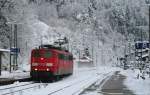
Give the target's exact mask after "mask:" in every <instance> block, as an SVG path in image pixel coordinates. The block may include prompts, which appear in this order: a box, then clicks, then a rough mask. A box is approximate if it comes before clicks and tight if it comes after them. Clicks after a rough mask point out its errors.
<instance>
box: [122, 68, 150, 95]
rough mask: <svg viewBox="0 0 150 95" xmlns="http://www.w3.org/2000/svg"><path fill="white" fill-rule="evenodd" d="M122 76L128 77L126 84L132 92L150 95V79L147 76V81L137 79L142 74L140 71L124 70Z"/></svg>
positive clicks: (137, 94)
mask: <svg viewBox="0 0 150 95" xmlns="http://www.w3.org/2000/svg"><path fill="white" fill-rule="evenodd" d="M121 74H123V75H125V76H127V79H126V80H125V82H124V84H125V85H126V86H127V87H128V88H129V89H130V90H132V91H133V92H134V93H135V94H136V95H150V78H149V76H148V75H145V80H144V79H142V78H139V79H138V78H137V75H138V74H140V71H139V70H137V69H136V70H122V71H121Z"/></svg>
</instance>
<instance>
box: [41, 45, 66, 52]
mask: <svg viewBox="0 0 150 95" xmlns="http://www.w3.org/2000/svg"><path fill="white" fill-rule="evenodd" d="M39 49H56V50H60V51H65V52H69V51H68V50H66V49H63V48H62V47H58V46H54V45H41V46H39Z"/></svg>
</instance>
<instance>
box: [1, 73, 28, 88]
mask: <svg viewBox="0 0 150 95" xmlns="http://www.w3.org/2000/svg"><path fill="white" fill-rule="evenodd" d="M28 80H30V72H22V71H14V72H12V73H9V72H8V71H2V75H1V76H0V86H1V85H8V84H12V83H14V82H15V81H20V82H21V81H28Z"/></svg>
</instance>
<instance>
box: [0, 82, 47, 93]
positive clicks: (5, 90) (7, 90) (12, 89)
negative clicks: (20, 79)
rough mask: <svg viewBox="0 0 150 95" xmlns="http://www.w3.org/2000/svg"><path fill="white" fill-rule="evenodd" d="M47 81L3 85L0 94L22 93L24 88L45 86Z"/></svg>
mask: <svg viewBox="0 0 150 95" xmlns="http://www.w3.org/2000/svg"><path fill="white" fill-rule="evenodd" d="M47 85H48V84H47V83H32V82H31V83H26V84H22V85H16V86H11V87H5V88H1V89H0V92H1V93H0V95H16V94H17V93H19V95H20V93H23V92H24V91H26V90H29V89H32V88H41V87H46V86H47Z"/></svg>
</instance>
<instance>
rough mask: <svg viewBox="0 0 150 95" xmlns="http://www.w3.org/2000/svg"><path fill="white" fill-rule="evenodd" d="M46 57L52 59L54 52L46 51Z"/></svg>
mask: <svg viewBox="0 0 150 95" xmlns="http://www.w3.org/2000/svg"><path fill="white" fill-rule="evenodd" d="M44 57H45V58H50V57H52V52H50V51H46V52H45V53H44Z"/></svg>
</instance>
